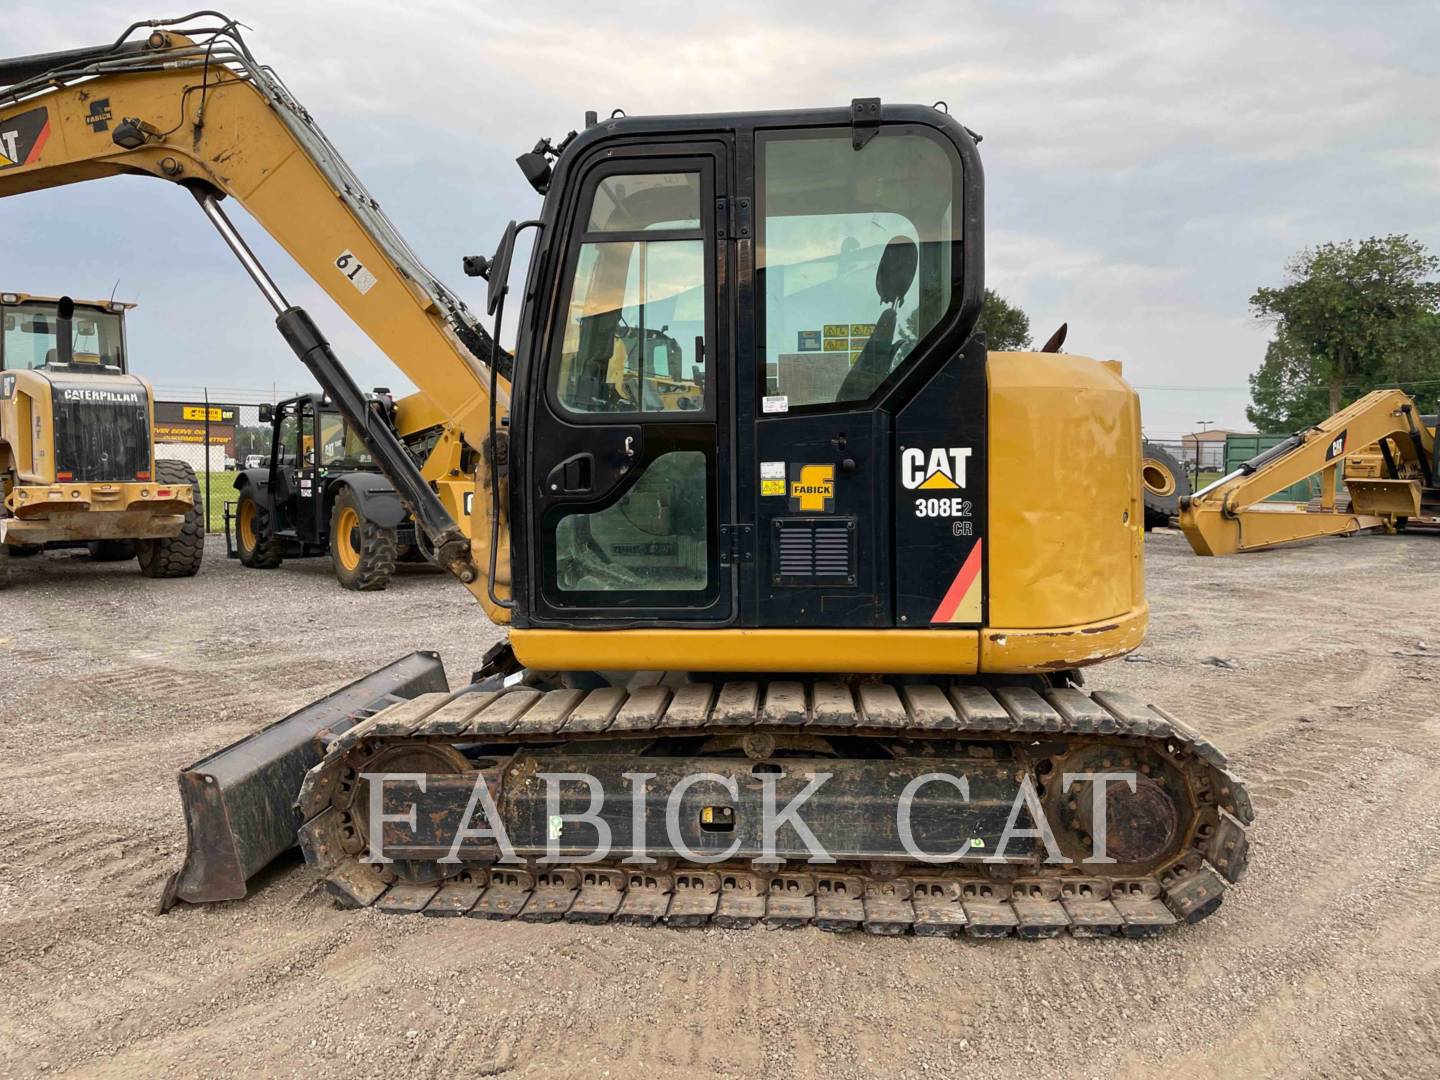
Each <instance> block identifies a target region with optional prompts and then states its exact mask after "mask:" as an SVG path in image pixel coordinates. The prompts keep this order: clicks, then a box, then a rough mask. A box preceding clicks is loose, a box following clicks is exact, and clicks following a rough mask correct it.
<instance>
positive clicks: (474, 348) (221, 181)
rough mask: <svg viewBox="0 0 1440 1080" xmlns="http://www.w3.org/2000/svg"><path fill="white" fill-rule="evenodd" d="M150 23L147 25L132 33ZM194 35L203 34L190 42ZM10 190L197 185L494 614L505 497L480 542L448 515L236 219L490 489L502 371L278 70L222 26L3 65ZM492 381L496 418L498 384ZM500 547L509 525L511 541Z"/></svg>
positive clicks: (326, 379)
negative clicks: (273, 247) (233, 213)
mask: <svg viewBox="0 0 1440 1080" xmlns="http://www.w3.org/2000/svg"><path fill="white" fill-rule="evenodd" d="M144 25H159V24H137V26H136V27H132V28H131V32H133V31H134V30H136V29H138V28H140V27H141V26H144ZM192 35H193V36H192ZM7 82H8V83H10V85H9V86H8V87H7V88H5V89H0V155H4V156H3V157H0V198H4V197H6V196H12V195H18V194H21V193H23V192H27V191H35V190H39V189H42V188H49V187H56V186H60V185H63V184H70V183H78V182H81V181H85V180H93V179H98V178H102V177H107V176H120V175H143V176H153V177H156V178H159V179H162V180H167V181H170V182H171V183H175V184H178V185H181V186H183V187H185V188H186V189H188V190H189V191H190V192H191V193H192V194H193V195H194V197H195V199H196V200H197V201H198V203H199V205H200V207H201V209H202V210H203V211H204V213H205V215H206V216H207V217H208V218H209V219H210V221H211V222H212V224H214V226H215V227H216V229H217V230H218V231H219V232H220V234H221V236H222V237H223V238H224V240H225V242H226V244H227V245H228V246H229V247H230V248H231V250H232V251H233V252H234V253H235V255H236V256H237V258H239V259H240V261H241V263H242V265H243V266H244V267H245V269H246V271H247V272H248V273H249V274H250V276H251V277H252V278H253V279H254V280H255V282H256V284H257V285H258V286H259V287H260V290H261V292H262V294H263V295H264V296H265V299H266V300H267V301H268V302H269V303H270V305H271V307H272V308H273V309H274V311H275V315H276V320H277V326H278V327H279V329H280V331H281V333H282V335H283V336H284V337H285V339H286V341H287V343H288V344H290V346H291V348H292V349H294V350H295V352H296V354H297V355H298V356H299V357H300V358H301V360H302V361H303V362H305V364H306V366H307V367H309V368H310V370H311V372H312V374H314V375H315V377H316V379H317V380H318V381H319V382H320V383H321V385H322V387H323V388H324V389H325V391H326V392H327V393H328V394H329V395H330V396H331V398H332V400H334V401H335V402H336V404H337V405H338V406H339V407H340V408H341V410H342V411H343V412H345V414H346V416H347V418H348V419H350V420H351V422H352V423H354V424H355V425H356V427H357V429H358V430H360V431H361V432H362V433H363V436H364V437H366V439H367V442H369V443H371V445H370V449H371V451H372V452H373V453H374V454H375V456H376V458H377V460H379V461H380V462H382V464H383V465H384V467H385V469H386V471H387V473H388V474H389V475H390V476H391V479H392V480H393V481H395V482H396V483H397V486H399V488H400V491H401V496H402V498H403V499H404V500H405V502H406V503H407V505H409V506H410V508H411V510H412V512H413V513H414V514H415V517H416V520H417V523H418V524H419V525H420V526H421V527H422V528H424V529H425V530H426V532H427V533H429V534H430V539H431V541H432V543H433V544H434V546H435V547H436V549H437V552H438V553H439V554H440V556H441V558H440V561H441V562H442V564H443V565H446V566H447V567H448V568H449V569H450V570H451V571H452V573H454V574H455V575H456V576H457V577H459V578H460V579H461V580H462V581H463V582H464V583H465V584H466V585H467V586H469V587H470V588H471V590H472V591H473V592H474V593H475V594H476V595H477V597H479V598H480V599H481V602H482V603H483V604H484V605H485V606H486V609H487V612H488V613H489V614H490V616H491V617H492V618H493V619H495V620H496V621H500V622H505V621H507V612H506V609H505V607H504V604H503V602H497V601H496V600H492V599H491V596H492V594H493V595H494V596H496V597H497V598H499V599H500V600H502V601H503V597H504V596H505V595H506V593H507V591H508V573H509V571H508V566H505V565H504V564H503V562H502V561H501V560H498V559H497V560H496V565H497V570H496V574H495V576H496V578H497V579H498V580H495V581H491V580H490V578H489V566H490V563H491V560H490V558H489V553H490V549H491V539H492V531H499V530H492V528H491V525H492V520H491V507H492V503H493V501H494V500H491V499H485V498H481V499H475V500H473V504H474V507H473V513H474V514H475V515H477V520H476V521H475V522H474V523H473V525H472V530H471V533H472V535H473V536H475V537H476V540H475V542H474V545H473V547H472V544H471V543H470V541H468V540H466V539H465V536H464V534H463V532H462V531H461V530H460V529H459V528H458V527H457V526H456V525H455V523H454V521H453V520H451V519H450V517H449V515H448V513H447V512H446V511H445V509H444V508H443V507H442V506H441V504H440V502H439V500H438V499H437V498H436V497H435V495H434V493H433V491H431V490H430V488H429V486H428V485H427V484H426V483H425V480H424V478H423V477H422V476H421V474H420V472H419V470H418V469H416V468H415V466H414V463H413V462H412V461H411V460H410V459H409V457H408V455H406V454H405V453H404V451H403V448H402V446H401V445H400V442H399V441H398V440H397V439H395V438H394V437H393V435H392V433H390V432H388V431H387V430H383V425H378V424H372V423H371V422H370V417H369V414H368V410H367V409H365V408H364V395H363V394H362V393H361V391H360V389H359V388H358V387H357V386H356V385H355V384H354V382H353V381H352V380H351V379H350V377H349V375H348V374H347V373H346V372H345V370H344V368H343V366H342V365H341V364H340V363H339V361H338V359H337V358H336V357H335V356H334V354H333V352H332V351H331V350H330V348H329V345H328V343H327V342H326V341H325V338H324V336H323V334H322V333H321V332H320V330H319V329H318V327H316V326H315V324H314V322H313V320H311V319H310V317H309V315H308V314H307V313H306V312H304V311H303V309H300V308H297V307H294V306H293V305H291V304H289V302H288V301H287V300H286V299H285V297H284V295H283V294H282V293H281V291H280V289H279V288H278V286H276V284H275V282H274V280H273V279H272V278H271V277H270V275H269V273H268V272H267V271H266V270H265V268H264V267H263V266H262V265H261V264H260V262H259V260H258V259H256V258H255V256H254V254H253V253H252V252H251V251H250V249H249V247H248V246H247V245H246V244H245V242H244V240H243V238H242V237H241V236H240V234H239V232H238V231H237V230H236V229H235V228H234V226H233V225H232V224H231V222H230V221H229V219H228V217H227V216H226V214H225V212H224V210H223V209H222V207H221V203H220V200H222V199H224V198H225V197H227V196H229V197H231V198H233V199H234V200H235V201H236V202H238V203H239V204H240V205H241V206H243V207H245V208H246V210H248V211H249V213H250V214H251V216H252V217H254V218H255V219H256V220H257V221H259V222H260V223H261V224H262V225H263V226H264V228H265V230H266V231H267V232H268V233H269V234H270V235H271V236H272V237H273V238H274V239H275V240H276V241H277V242H278V243H279V244H280V245H281V246H282V247H283V248H284V249H285V250H286V251H287V252H288V253H289V254H290V255H291V256H292V257H293V258H294V259H295V261H296V262H297V263H298V264H299V265H300V266H301V268H302V269H304V270H305V271H306V273H307V274H309V276H310V277H311V278H312V279H313V280H315V281H316V282H317V283H319V284H320V285H321V287H322V288H324V289H325V291H326V292H327V293H328V294H329V296H330V297H331V298H332V299H333V300H334V301H335V302H336V303H337V304H338V305H339V306H340V307H341V308H342V309H343V310H344V311H345V313H346V314H347V315H349V316H350V318H351V319H352V320H354V322H355V323H356V325H358V326H359V327H360V328H361V329H363V330H364V331H365V333H366V334H367V335H368V336H369V337H370V339H371V340H372V341H373V342H374V343H375V344H376V345H377V346H378V347H379V348H380V349H381V350H382V351H383V352H384V353H385V354H386V355H387V356H390V357H392V358H395V359H396V360H397V363H399V364H400V366H401V367H402V369H403V370H404V371H405V373H406V374H407V375H408V376H409V377H410V378H411V380H412V381H413V382H414V383H415V384H416V386H417V387H418V389H419V390H420V392H421V393H422V394H423V395H424V396H425V397H426V398H427V399H428V400H429V401H431V402H432V403H433V404H434V406H435V408H436V410H437V411H438V412H439V413H441V414H443V416H444V417H445V420H446V423H447V424H448V425H450V426H451V427H452V428H453V430H454V431H455V432H456V433H457V434H458V437H459V438H461V439H463V440H464V441H465V442H466V443H467V444H468V445H469V446H470V447H472V448H473V449H474V450H476V451H477V452H478V454H477V457H478V459H479V460H480V461H481V463H482V464H481V470H482V476H481V477H480V478H479V479H480V480H481V481H482V482H484V483H487V484H488V483H490V482H491V477H490V475H489V471H488V469H487V467H486V465H485V463H486V462H487V461H489V460H490V459H491V458H492V457H497V455H495V454H494V452H493V448H491V447H489V445H488V444H489V441H490V431H491V423H492V411H493V412H497V413H498V414H500V415H503V414H504V413H505V412H507V411H508V399H509V383H508V381H507V380H505V379H504V378H502V377H500V376H499V373H498V372H492V371H491V370H490V364H491V362H492V361H493V360H495V359H496V358H497V357H498V358H499V361H500V362H501V363H502V364H503V363H505V362H506V360H507V358H506V357H505V356H504V354H503V352H501V351H500V350H497V349H495V347H494V345H493V343H492V342H491V340H490V337H489V335H488V334H487V333H486V332H485V331H484V329H483V328H481V326H480V325H479V323H478V322H477V321H476V319H475V317H474V316H473V315H472V314H471V313H470V311H469V310H468V308H466V306H465V304H464V303H463V302H462V301H461V300H460V299H459V298H458V297H456V296H455V295H454V294H453V293H451V292H450V291H449V290H448V289H447V288H446V287H445V286H444V285H443V284H441V282H440V281H439V279H438V278H437V277H435V275H433V274H432V273H430V272H429V271H428V270H427V269H426V268H425V266H424V265H423V264H422V263H421V262H420V260H419V258H418V257H417V256H416V255H415V253H414V252H413V251H412V250H411V248H410V247H409V245H408V244H407V243H406V242H405V241H404V239H403V238H402V237H401V236H400V233H399V232H398V230H397V229H396V228H395V226H394V224H393V223H392V222H391V221H390V219H389V218H388V217H386V215H385V214H384V212H383V211H382V210H381V209H380V206H379V203H378V202H377V201H376V200H375V198H374V197H373V196H372V195H370V193H369V192H368V191H367V190H366V189H365V186H364V185H363V184H362V183H361V182H360V180H359V178H358V177H357V176H356V175H355V174H354V172H353V171H352V170H351V169H350V167H349V166H348V165H347V164H346V163H345V161H344V159H343V158H342V157H341V156H340V154H339V153H338V152H337V151H336V150H335V148H334V147H333V146H332V145H331V143H330V142H329V140H328V139H327V138H326V137H325V135H324V133H323V132H322V131H321V130H320V128H319V126H318V125H317V124H316V123H315V121H314V118H313V117H312V116H311V115H310V114H309V113H308V112H307V111H306V110H305V108H304V107H303V106H301V105H300V104H299V103H298V102H297V101H296V100H295V98H294V97H293V96H292V95H291V94H290V92H289V91H288V90H287V89H286V87H285V86H284V84H283V83H282V82H281V81H280V79H279V77H278V76H277V75H276V74H275V72H274V71H273V70H272V69H270V68H267V67H264V66H262V65H260V64H258V63H257V62H256V61H255V59H254V57H253V56H251V55H250V52H249V50H248V49H247V48H246V46H245V45H244V43H243V41H241V39H240V38H239V36H238V34H236V33H234V29H233V23H225V24H223V25H221V26H219V27H209V28H205V29H192V30H190V31H189V33H188V34H187V33H186V32H185V31H184V29H183V28H182V29H171V28H169V27H166V28H164V29H156V30H154V31H153V32H152V33H151V34H150V35H149V36H148V38H146V39H145V40H144V41H128V40H122V41H121V42H119V43H117V44H115V45H112V46H101V47H95V48H90V49H80V50H71V51H68V52H63V53H53V54H48V55H40V56H30V57H23V58H21V59H19V60H13V61H3V62H0V85H4V84H5V83H7ZM492 385H494V386H495V388H496V396H497V397H498V399H499V400H497V401H495V403H494V404H495V409H494V410H492V407H491V406H492V396H491V392H490V388H491V386H492ZM504 543H505V536H504V534H503V532H502V533H501V535H500V545H501V546H503V545H504Z"/></svg>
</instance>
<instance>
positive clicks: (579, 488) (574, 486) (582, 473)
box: [545, 452, 595, 495]
mask: <svg viewBox="0 0 1440 1080" xmlns="http://www.w3.org/2000/svg"><path fill="white" fill-rule="evenodd" d="M594 483H595V455H594V454H591V453H588V452H587V453H584V454H575V455H573V456H572V457H568V458H566V459H565V460H564V461H562V462H560V464H559V465H556V466H555V468H553V469H551V470H550V475H549V476H547V477H546V478H545V488H546V490H547V491H549V492H550V494H552V495H574V494H580V493H583V492H586V491H589V490H590V489H591V487H592V486H594Z"/></svg>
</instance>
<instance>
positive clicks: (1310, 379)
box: [1245, 234, 1440, 431]
mask: <svg viewBox="0 0 1440 1080" xmlns="http://www.w3.org/2000/svg"><path fill="white" fill-rule="evenodd" d="M1437 270H1440V259H1437V258H1436V257H1435V256H1433V255H1431V254H1430V253H1429V252H1428V251H1426V249H1425V246H1424V245H1423V244H1421V243H1420V242H1419V241H1416V240H1412V239H1411V238H1410V237H1408V236H1404V235H1399V234H1392V235H1390V236H1384V237H1371V238H1370V239H1368V240H1362V241H1360V242H1359V243H1356V242H1355V241H1353V240H1347V241H1344V242H1343V243H1339V244H1322V245H1321V246H1319V247H1317V248H1313V249H1308V250H1306V251H1302V252H1301V253H1300V254H1299V255H1297V256H1296V257H1295V258H1294V259H1292V260H1291V261H1290V262H1289V263H1288V264H1287V265H1286V275H1287V278H1288V280H1287V281H1286V283H1285V284H1284V285H1282V286H1280V287H1278V288H1270V287H1261V288H1259V289H1257V290H1256V291H1255V295H1254V296H1252V297H1251V298H1250V309H1251V311H1252V312H1253V313H1254V314H1255V316H1256V318H1259V319H1263V320H1265V321H1267V322H1270V323H1272V324H1273V325H1274V327H1275V337H1274V339H1273V340H1272V341H1271V342H1270V345H1269V347H1268V348H1267V349H1266V351H1265V359H1264V361H1263V362H1262V363H1261V365H1260V369H1259V370H1258V371H1256V372H1255V373H1254V374H1253V375H1251V376H1250V396H1251V398H1252V401H1253V404H1251V405H1250V406H1249V407H1248V408H1247V409H1246V410H1245V411H1246V415H1247V416H1248V417H1249V418H1250V422H1251V423H1253V424H1255V426H1256V427H1258V428H1259V429H1260V430H1262V431H1294V430H1297V429H1299V428H1303V427H1308V426H1309V425H1311V424H1315V423H1318V422H1319V421H1321V420H1323V419H1324V418H1325V417H1326V416H1329V415H1330V414H1332V413H1335V412H1338V411H1339V410H1340V409H1341V407H1342V406H1343V405H1345V404H1346V403H1348V402H1350V401H1354V400H1355V399H1356V398H1358V397H1360V396H1361V395H1363V394H1365V393H1366V392H1368V391H1370V390H1373V389H1375V388H1376V387H1377V386H1399V387H1401V388H1402V389H1406V390H1408V391H1410V392H1411V393H1419V394H1421V395H1422V396H1424V395H1425V393H1426V390H1425V388H1424V385H1423V384H1424V383H1425V382H1427V381H1428V380H1429V379H1430V378H1432V377H1435V376H1436V375H1437V373H1440V355H1437V349H1436V346H1437V344H1440V333H1437V327H1440V282H1436V281H1434V280H1432V278H1433V276H1434V275H1435V273H1436V271H1437ZM1430 393H1433V389H1432V390H1431V391H1430Z"/></svg>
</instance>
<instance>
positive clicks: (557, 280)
mask: <svg viewBox="0 0 1440 1080" xmlns="http://www.w3.org/2000/svg"><path fill="white" fill-rule="evenodd" d="M979 174H980V167H979V161H978V157H977V156H976V152H975V147H974V140H973V139H972V137H971V136H970V135H969V133H968V132H966V130H965V129H964V128H963V127H962V126H961V125H960V124H959V123H958V122H956V121H955V120H953V119H952V118H950V117H949V116H947V115H946V114H944V113H942V112H939V111H937V110H934V109H925V108H917V107H887V108H886V109H885V110H884V114H883V118H882V116H881V113H880V109H879V106H878V103H871V102H856V103H855V104H854V105H853V106H852V108H851V109H848V110H840V109H824V110H814V111H810V112H799V113H777V114H754V115H738V116H727V117H706V118H703V119H697V118H686V117H667V118H646V119H645V120H643V121H630V120H626V119H620V120H615V121H611V122H609V123H607V124H603V125H597V126H595V127H593V128H591V129H589V130H587V131H586V132H585V133H584V134H582V135H580V136H579V137H577V138H576V139H575V140H574V141H573V143H572V144H571V145H570V146H568V147H567V149H566V151H565V153H564V154H563V155H562V156H561V157H560V159H559V160H558V161H557V162H556V163H555V165H554V168H553V172H552V174H551V176H550V179H549V187H548V192H547V195H546V201H545V207H544V211H543V214H542V218H541V222H540V239H539V240H538V241H537V244H536V249H535V254H534V257H533V262H532V269H531V272H530V280H529V282H528V283H527V286H526V297H527V298H533V301H532V303H533V309H528V310H527V311H526V313H525V315H524V316H522V330H521V336H520V340H519V342H518V347H517V365H516V377H515V383H514V386H513V395H514V396H513V401H512V410H513V417H512V427H511V430H512V431H513V432H515V433H516V434H515V435H514V436H512V438H511V442H510V453H511V469H512V475H514V476H515V477H516V480H517V482H516V483H514V484H513V486H512V489H511V490H512V506H511V520H512V522H514V523H516V525H515V532H514V534H513V535H514V542H513V546H512V551H511V556H512V559H513V561H514V565H513V580H514V581H515V583H516V595H515V601H516V608H515V610H514V612H513V614H512V626H513V627H514V628H515V630H517V631H519V632H520V633H519V634H517V635H515V636H516V637H517V638H518V642H519V649H520V652H521V653H523V652H524V642H525V631H527V630H530V629H537V630H538V629H542V628H551V627H553V628H566V627H582V626H583V627H597V628H598V627H608V628H624V627H634V626H647V627H666V626H669V627H673V628H676V629H679V628H685V627H695V626H700V625H704V626H733V627H737V628H739V627H766V628H777V629H778V628H810V627H814V628H856V629H858V628H874V627H884V628H897V627H905V626H923V625H926V624H928V623H929V622H931V619H930V616H931V615H932V614H933V613H934V612H935V610H936V608H937V607H938V606H939V605H940V603H941V601H942V600H943V599H944V597H945V594H946V592H947V591H948V590H949V588H950V586H951V584H952V582H953V580H954V578H955V575H956V573H957V572H958V571H959V570H960V569H961V567H962V566H964V565H965V563H966V560H967V558H968V557H969V555H970V552H971V550H972V549H975V548H977V547H978V546H979V545H980V542H981V540H982V532H983V526H982V524H981V523H982V522H983V518H984V505H983V479H982V478H983V475H984V471H985V463H984V445H985V440H984V431H985V424H986V415H985V373H984V367H985V352H984V349H983V346H982V345H981V344H980V343H978V342H976V343H974V344H973V345H972V346H971V347H969V348H968V349H967V347H966V342H967V340H968V339H969V338H970V335H971V330H972V329H973V327H974V323H975V319H976V316H977V314H978V310H979V296H980V292H981V273H980V270H981V263H980V257H981V252H980V244H979V239H978V236H972V237H970V242H969V244H968V245H967V244H966V243H965V237H964V235H963V233H964V230H963V223H964V222H965V220H966V217H967V208H968V213H970V214H971V215H973V216H975V217H978V214H979V202H980V192H979V184H980V180H979ZM541 275H546V276H547V277H548V280H547V279H544V278H542V276H541ZM531 327H534V329H533V331H532V330H531V329H530V328H531ZM637 341H638V342H644V343H645V347H643V348H637V347H636V342H637ZM658 346H663V364H664V366H663V368H662V367H661V366H660V360H661V359H662V349H661V348H659V347H658ZM677 383H679V384H688V386H687V387H686V389H685V390H684V391H683V392H681V393H675V392H673V391H670V392H667V389H666V388H667V387H669V386H673V385H676V384H677ZM941 428H943V429H944V431H945V440H944V441H945V442H946V443H947V444H949V443H957V444H960V445H962V446H963V448H964V450H965V452H966V454H965V456H966V458H967V460H968V461H969V466H968V468H969V476H968V477H967V478H966V481H967V482H966V486H965V492H966V496H967V498H966V500H964V501H963V502H962V500H959V499H956V500H954V504H953V506H949V507H947V509H953V510H955V511H956V513H955V514H954V515H950V514H946V515H944V516H943V517H937V518H921V517H919V516H917V515H916V514H914V513H913V512H912V513H906V514H902V515H898V516H897V515H895V514H894V513H892V512H891V510H890V507H891V502H892V493H891V486H892V485H891V481H890V478H891V477H892V476H894V475H895V474H896V472H897V464H898V462H897V450H896V446H897V444H916V445H921V444H927V443H932V444H933V443H936V442H937V441H939V440H938V433H939V431H940V429H941ZM926 453H927V455H928V453H929V446H927V447H926ZM946 460H949V459H948V457H947V459H946ZM959 484H960V481H959V480H958V479H952V486H951V488H950V490H953V491H959V490H960V486H959ZM961 512H963V514H962V513H961ZM962 521H964V522H966V523H967V524H969V525H970V528H969V529H968V530H966V529H957V528H956V524H957V523H959V522H962ZM977 526H978V527H977ZM921 550H923V551H925V552H927V553H929V554H931V555H938V556H940V561H941V563H942V567H941V568H940V569H939V571H938V572H936V568H935V567H934V566H933V564H932V565H929V566H925V565H924V562H923V561H922V562H920V563H917V561H916V560H915V559H914V558H912V557H909V555H908V554H907V553H912V552H917V551H921ZM917 566H924V569H923V570H922V571H921V573H919V574H917V573H912V572H909V570H907V567H909V568H912V569H913V568H916V567H917ZM982 612H983V604H982V603H981V602H980V597H979V596H978V595H977V597H976V598H975V600H974V601H973V602H971V603H970V604H968V605H967V607H966V611H965V618H963V619H961V620H957V621H956V622H955V623H954V625H956V626H959V625H964V624H967V623H968V624H969V625H977V624H978V623H979V622H980V621H981V618H982ZM815 662H816V661H814V660H812V661H811V663H815Z"/></svg>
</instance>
